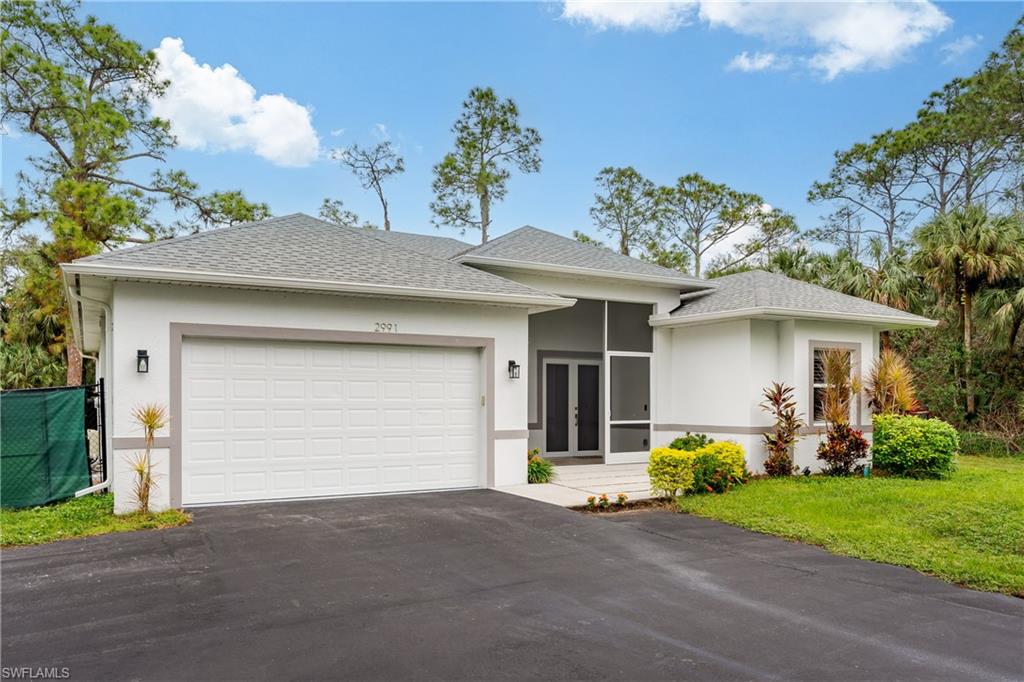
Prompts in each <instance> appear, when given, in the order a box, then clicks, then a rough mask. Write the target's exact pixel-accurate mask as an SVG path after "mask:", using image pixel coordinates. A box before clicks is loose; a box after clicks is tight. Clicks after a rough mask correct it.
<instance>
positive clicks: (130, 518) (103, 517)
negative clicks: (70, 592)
mask: <svg viewBox="0 0 1024 682" xmlns="http://www.w3.org/2000/svg"><path fill="white" fill-rule="evenodd" d="M190 520H191V517H190V516H189V515H188V514H186V513H185V512H183V511H181V510H179V509H169V510H167V511H163V512H158V513H155V514H149V515H148V516H143V515H142V514H127V515H125V516H114V496H113V495H111V494H109V493H108V494H103V495H86V496H85V497H80V498H78V499H71V500H66V501H64V502H57V503H54V504H50V505H46V506H45V507H32V508H29V509H3V510H0V545H3V546H5V547H9V546H11V545H36V544H40V543H43V542H53V541H54V540H67V539H69V538H81V537H86V536H89V535H103V534H104V533H120V532H122V531H128V530H143V529H147V528H171V527H173V526H183V525H185V524H186V523H188V522H189V521H190Z"/></svg>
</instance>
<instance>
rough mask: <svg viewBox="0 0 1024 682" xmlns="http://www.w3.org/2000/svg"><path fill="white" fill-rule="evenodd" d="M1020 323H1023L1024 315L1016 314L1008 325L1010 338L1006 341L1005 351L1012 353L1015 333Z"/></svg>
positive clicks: (1017, 332) (1018, 330)
mask: <svg viewBox="0 0 1024 682" xmlns="http://www.w3.org/2000/svg"><path fill="white" fill-rule="evenodd" d="M1021 325H1024V315H1017V316H1016V317H1014V318H1013V324H1011V325H1010V338H1009V339H1007V341H1006V351H1007V352H1008V353H1009V354H1010V355H1013V346H1014V344H1015V343H1016V342H1017V334H1019V333H1020V328H1021Z"/></svg>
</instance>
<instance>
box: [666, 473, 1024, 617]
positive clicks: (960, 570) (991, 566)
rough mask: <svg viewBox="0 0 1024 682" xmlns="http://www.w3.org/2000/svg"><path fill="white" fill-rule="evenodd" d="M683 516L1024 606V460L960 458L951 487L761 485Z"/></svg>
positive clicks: (813, 481)
mask: <svg viewBox="0 0 1024 682" xmlns="http://www.w3.org/2000/svg"><path fill="white" fill-rule="evenodd" d="M678 505H679V508H680V510H682V511H684V512H687V513H690V514H696V515H699V516H706V517H709V518H713V519H718V520H719V521H724V522H726V523H730V524H733V525H736V526H742V527H744V528H749V529H750V530H755V531H760V532H762V533H770V534H772V535H779V536H782V537H785V538H790V539H793V540H800V541H802V542H808V543H811V544H815V545H819V546H821V547H824V548H825V549H827V550H829V551H831V552H835V553H836V554H845V555H848V556H853V557H858V558H861V559H869V560H872V561H879V562H883V563H887V564H895V565H897V566H908V567H910V568H913V569H916V570H918V571H921V572H923V573H928V574H930V575H934V576H937V577H939V578H942V579H944V580H948V581H950V582H954V583H957V584H960V585H964V586H967V587H973V588H976V589H980V590H988V591H992V592H1005V593H1006V594H1012V595H1016V596H1019V597H1024V459H1021V458H1003V459H996V458H989V457H960V458H959V460H958V470H957V472H956V473H954V474H953V476H952V478H950V479H948V480H945V481H915V480H910V479H900V478H882V477H877V476H876V477H873V478H869V479H865V478H828V477H823V476H813V477H810V478H804V477H791V478H786V479H757V480H754V481H751V482H750V483H748V484H747V485H745V486H742V487H740V488H737V489H734V490H733V491H731V492H729V493H728V494H726V495H696V496H687V497H681V498H679V500H678Z"/></svg>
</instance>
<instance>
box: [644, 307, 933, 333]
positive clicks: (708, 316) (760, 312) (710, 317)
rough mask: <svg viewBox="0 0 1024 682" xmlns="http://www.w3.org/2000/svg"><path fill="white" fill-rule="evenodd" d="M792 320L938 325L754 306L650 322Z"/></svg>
mask: <svg viewBox="0 0 1024 682" xmlns="http://www.w3.org/2000/svg"><path fill="white" fill-rule="evenodd" d="M779 317H781V318H795V319H803V320H828V321H833V322H852V323H857V324H868V325H871V326H873V327H879V328H883V329H918V328H922V327H927V328H931V327H935V326H938V324H939V322H938V320H930V319H928V318H926V317H918V318H917V319H908V318H905V317H896V316H891V315H866V314H861V313H840V312H835V311H817V310H801V309H798V308H771V307H754V308H740V309H738V310H727V311H722V312H713V313H701V314H697V315H681V316H675V317H673V316H672V315H671V314H670V313H663V314H661V315H652V316H651V318H650V323H651V326H652V327H685V326H690V325H697V324H708V323H711V322H724V321H728V320H740V319H748V318H754V319H758V318H761V319H764V318H779Z"/></svg>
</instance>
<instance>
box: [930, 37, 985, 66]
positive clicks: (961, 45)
mask: <svg viewBox="0 0 1024 682" xmlns="http://www.w3.org/2000/svg"><path fill="white" fill-rule="evenodd" d="M980 44H981V36H980V35H973V36H960V37H959V38H957V39H956V40H951V41H950V42H948V43H946V44H945V45H943V46H941V47H940V48H939V49H940V50H941V51H942V54H943V55H945V56H944V57H943V58H942V63H943V64H952V63H954V62H958V61H960V58H961V57H963V56H964V55H965V54H967V53H968V52H971V51H972V50H974V48H976V47H978V45H980Z"/></svg>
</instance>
